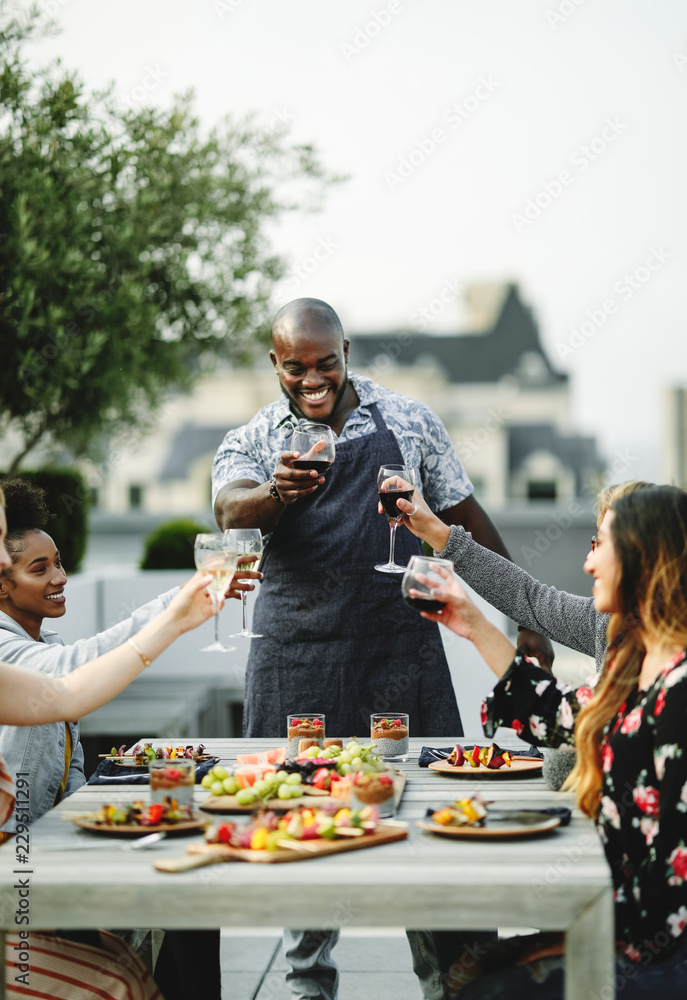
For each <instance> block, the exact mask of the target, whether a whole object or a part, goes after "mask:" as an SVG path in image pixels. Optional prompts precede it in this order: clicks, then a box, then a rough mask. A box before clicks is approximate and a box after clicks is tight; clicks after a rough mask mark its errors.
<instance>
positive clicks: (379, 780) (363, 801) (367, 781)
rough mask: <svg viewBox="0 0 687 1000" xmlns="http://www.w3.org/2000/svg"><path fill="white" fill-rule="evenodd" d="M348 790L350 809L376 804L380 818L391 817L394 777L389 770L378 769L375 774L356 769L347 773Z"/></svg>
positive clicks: (392, 812) (392, 811)
mask: <svg viewBox="0 0 687 1000" xmlns="http://www.w3.org/2000/svg"><path fill="white" fill-rule="evenodd" d="M348 777H349V780H350V791H349V804H350V808H351V809H352V810H356V809H363V808H364V807H365V806H377V808H378V809H379V818H380V819H390V818H391V817H393V815H394V812H395V809H394V778H393V774H392V773H391V771H389V770H387V771H380V772H379V773H377V774H365V773H364V772H362V771H356V772H354V773H352V774H349V776H348Z"/></svg>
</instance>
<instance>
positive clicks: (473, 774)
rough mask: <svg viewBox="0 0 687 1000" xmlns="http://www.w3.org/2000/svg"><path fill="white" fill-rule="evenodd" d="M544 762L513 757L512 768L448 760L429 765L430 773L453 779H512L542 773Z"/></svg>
mask: <svg viewBox="0 0 687 1000" xmlns="http://www.w3.org/2000/svg"><path fill="white" fill-rule="evenodd" d="M543 766H544V761H543V759H542V758H541V757H513V761H512V763H511V766H510V767H506V766H504V767H498V768H492V767H485V766H484V764H480V766H479V767H471V766H470V765H469V764H461V765H460V767H456V766H455V764H449V762H448V761H447V760H433V761H432V763H431V764H430V765H429V770H430V771H438V772H439V774H448V775H450V776H451V777H452V778H511V777H513V775H516V774H517V775H519V776H521V775H523V774H526V773H528V772H530V773H536V772H537V771H541V769H542V767H543Z"/></svg>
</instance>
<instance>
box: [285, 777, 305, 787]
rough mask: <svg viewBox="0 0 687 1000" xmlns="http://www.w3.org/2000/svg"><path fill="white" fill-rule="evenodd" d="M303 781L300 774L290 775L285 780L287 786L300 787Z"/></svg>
mask: <svg viewBox="0 0 687 1000" xmlns="http://www.w3.org/2000/svg"><path fill="white" fill-rule="evenodd" d="M302 781H303V779H302V778H301V776H300V774H290V775H289V776H288V778H287V779H286V784H287V785H300V784H301V782H302Z"/></svg>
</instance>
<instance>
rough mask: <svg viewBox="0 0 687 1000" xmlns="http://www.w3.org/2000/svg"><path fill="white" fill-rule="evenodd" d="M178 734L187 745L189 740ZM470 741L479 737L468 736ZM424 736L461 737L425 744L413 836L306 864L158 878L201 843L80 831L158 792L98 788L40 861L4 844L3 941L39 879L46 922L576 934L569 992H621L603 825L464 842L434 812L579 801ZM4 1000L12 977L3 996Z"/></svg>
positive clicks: (0, 854) (0, 883)
mask: <svg viewBox="0 0 687 1000" xmlns="http://www.w3.org/2000/svg"><path fill="white" fill-rule="evenodd" d="M504 733H505V734H506V735H504ZM507 734H508V731H502V732H501V733H499V734H497V736H498V740H497V741H498V742H499V743H500V744H501V745H502V746H511V747H516V746H518V747H522V746H523V744H522V743H521V742H520V741H519V740H517V739H516V738H515V737H514V736H508V735H507ZM170 741H173V742H178V740H177V738H176V737H172V738H171V740H170ZM170 741H168V740H164V742H170ZM477 741H478V742H484V738H483V737H481V736H480V737H478V738H477ZM139 742H144V738H141V740H140V741H139ZM184 742H193V743H194V744H195V743H198V742H203V743H205V745H206V747H207V749H208V751H209V752H211V753H214V754H215V755H216V756H218V757H220V758H221V760H222V763H225V764H231V763H233V762H234V761H235V758H236V753H237V752H240V751H241V750H243V751H246V750H257V749H266V748H267V747H270V746H278V745H280V741H277V740H272V741H269V740H237V739H234V740H228V739H226V740H222V739H214V740H213V739H208V740H205V739H203V738H202V737H193V739H192V740H185V741H184ZM463 742H465V743H468V742H473V741H472V740H470V739H468V738H467V737H466V738H465V739H464V741H463ZM423 743H430V744H431V745H434V746H448V745H450V743H451V740H450V739H447V740H442V739H433V740H420V739H415V740H411V760H409V761H408V764H407V765H405V766H406V768H407V770H408V782H407V784H406V788H405V793H404V797H403V802H402V805H401V810H400V813H399V816H398V818H399V819H402V820H404V821H406V822H407V823H408V824H409V838H408V840H407V841H401V842H398V843H394V844H388V845H385V846H383V847H379V848H375V849H372V850H369V851H355V852H353V853H351V854H343V855H335V856H332V857H324V858H318V859H316V860H311V861H305V862H301V863H294V864H282V865H259V864H240V863H239V864H220V865H215V866H213V867H208V868H201V869H198V870H196V871H191V872H187V873H185V874H178V875H169V874H163V873H161V872H157V871H155V870H154V869H153V867H152V862H153V861H154V860H156V859H158V858H160V857H165V856H167V857H178V856H180V855H182V854H184V853H185V848H186V844H187V843H188V838H187V837H183V836H179V837H172V838H167V839H166V840H165V841H162V842H161V843H160V844H158V845H156V846H155V848H153V849H151V850H147V851H141V852H132V853H126V852H123V851H120V850H119V849H118V848H117V847H116V846H115V844H114V842H113V840H112V839H110V838H107V837H106V836H103V835H100V834H91V833H88V832H87V831H82V830H78V829H77V828H76V827H74V826H73V824H71V823H69V822H65V821H64V820H62V819H61V818H60V813H62V812H67V811H74V810H80V811H81V810H84V811H91V810H94V809H96V808H97V807H98V806H99V805H100V804H101V803H103V802H106V801H109V802H123V801H131V799H132V798H133V797H134V796H135V797H143V798H145V797H147V794H148V792H147V789H145V788H144V789H142V788H141V787H140V786H135V785H131V786H126V785H117V786H111V787H105V786H88V785H87V786H85V787H84V788H82V789H80V790H79V791H78V792H77V793H76V794H75V795H73V796H71V797H70V798H69V799H67V800H66V801H65V802H63V803H61V804H60V806H58V807H57V808H56V809H53V810H52V811H51V812H50V813H48V814H47V815H46V816H44V817H42V818H41V819H40V820H39V821H38V822H37V823H35V824H34V825H33V826H32V827H31V834H30V838H31V839H30V864H29V865H26V866H20V865H18V864H17V863H16V861H15V843H14V842H12V841H11V842H10V843H8V844H6V845H5V846H3V847H2V848H0V946H1V945H2V943H3V942H2V938H3V937H4V932H5V931H7V930H15V931H16V930H17V929H18V928H17V926H16V925H15V923H14V916H15V911H16V910H17V906H18V899H19V897H18V892H19V890H18V889H17V888H15V885H16V882H17V880H18V879H26V878H29V879H30V894H29V897H28V898H29V902H30V915H31V927H32V928H33V929H34V930H38V929H51V928H57V927H61V928H87V927H112V928H115V927H135V926H140V927H165V928H213V927H259V926H275V925H276V926H280V925H281V926H286V927H303V926H308V927H312V928H323V929H324V928H333V927H346V926H363V927H373V926H378V927H414V928H432V929H435V930H441V929H456V928H464V929H473V930H485V929H490V928H495V927H497V926H509V927H538V928H541V929H542V930H556V931H564V932H565V934H566V942H567V947H566V991H565V996H566V1000H588V998H589V996H591V995H593V994H595V993H596V994H597V995H598V994H599V993H600V992H601V990H602V988H603V989H604V990H605V992H604V993H603V994H602V995H604V996H609V995H610V993H609V990H612V988H613V985H612V984H613V964H612V963H613V902H612V890H611V883H610V873H609V870H608V867H607V865H606V861H605V858H604V856H603V852H602V849H601V846H600V843H599V839H598V836H597V834H596V832H595V830H594V828H593V824H592V823H591V822H590V821H589V820H587V819H585V818H584V817H583V816H582V815H581V814H580V813H579V812H577V811H574V813H573V819H572V822H571V823H570V825H569V826H568V827H565V828H559V829H558V830H556V831H553V832H552V833H550V834H547V835H545V836H543V837H536V838H531V839H530V838H526V839H523V840H510V841H486V840H482V841H480V840H476V841H464V840H452V839H448V838H443V837H438V836H435V835H433V834H429V833H424V832H423V831H421V830H419V829H418V828H417V826H416V822H417V820H419V819H421V818H422V817H423V816H424V814H425V810H426V808H427V806H429V805H432V806H437V805H441V804H442V803H446V802H450V801H452V800H453V799H454V798H456V797H458V796H460V797H463V795H464V794H465V793H471V792H473V791H474V790H476V789H477V788H482V789H483V790H485V791H486V792H487V798H488V799H490V800H493V801H494V802H495V803H496V805H497V806H503V807H515V806H526V807H527V806H529V807H533V808H536V807H537V806H540V807H546V806H552V805H570V806H572V805H573V802H572V797H571V796H561V794H560V793H555V792H552V791H550V790H548V789H547V787H546V785H545V784H544V782H543V780H542V779H541V778H511V779H503V780H502V779H500V778H496V779H481V780H480V779H479V777H478V776H477V774H476V775H475V777H472V776H471V777H470V778H465V779H457V778H448V777H443V776H442V775H439V774H437V773H435V772H432V771H428V770H426V769H420V768H418V766H417V755H418V753H419V750H420V747H421V746H422V744H423ZM195 794H196V802H197V803H199V802H200V801H202V799H203V798H204V797H205V795H206V793H205V791H204V790H203V789H200V788H199V787H197V789H196V793H195ZM192 836H195V835H192ZM96 837H97V838H98V843H100V845H101V846H99V847H98V848H97V849H84V850H71V851H62V850H59V847H60V846H64V845H65V844H67V843H70V842H75V843H82V844H83V845H84V848H86V845H90V844H91V843H93V841H94V838H96ZM22 869H23V870H22ZM27 872H30V874H27ZM304 888H307V902H306V893H305V892H304ZM0 954H2V952H1V951H0ZM3 997H4V986H3V984H0V1000H3Z"/></svg>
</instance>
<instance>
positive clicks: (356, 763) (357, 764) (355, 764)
mask: <svg viewBox="0 0 687 1000" xmlns="http://www.w3.org/2000/svg"><path fill="white" fill-rule="evenodd" d="M362 766H363V761H362V758H361V757H354V758H353V760H352V761H351V767H352V768H353V770H354V771H359V770H360V769H361V768H362Z"/></svg>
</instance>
